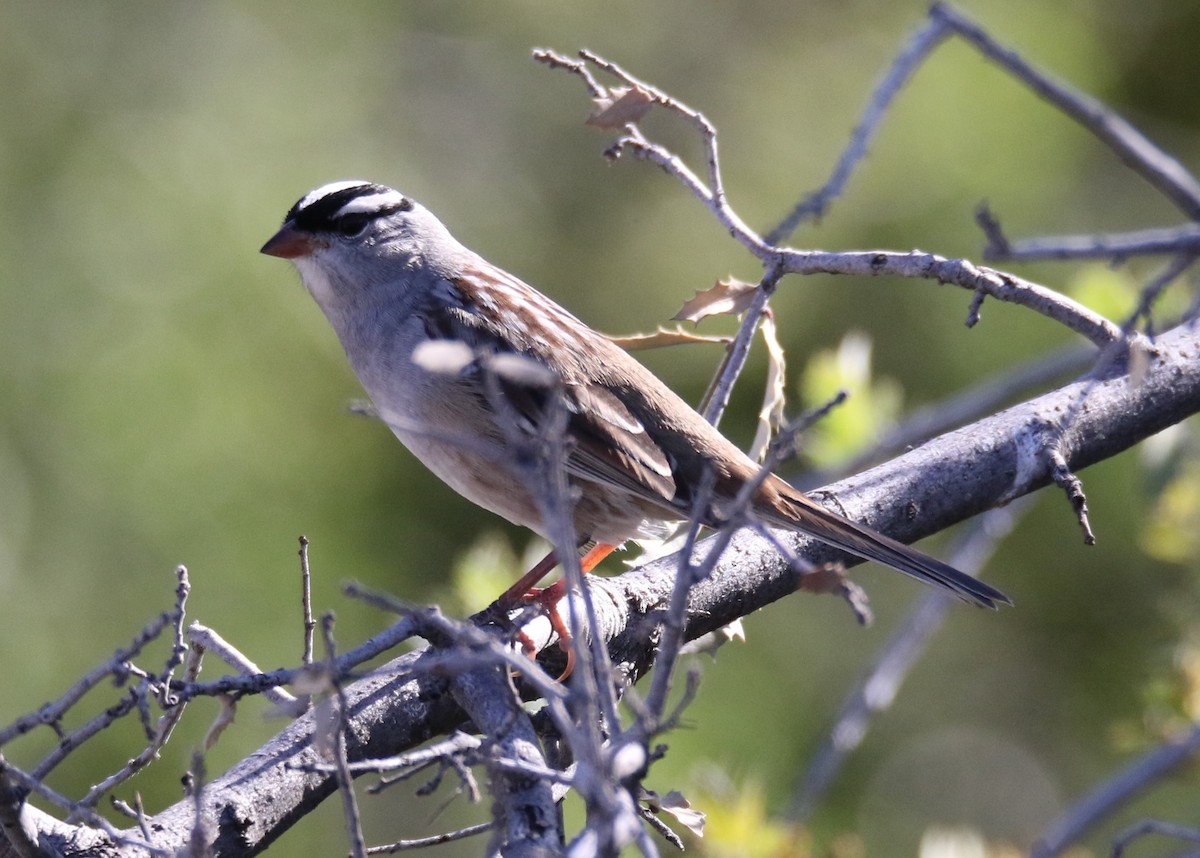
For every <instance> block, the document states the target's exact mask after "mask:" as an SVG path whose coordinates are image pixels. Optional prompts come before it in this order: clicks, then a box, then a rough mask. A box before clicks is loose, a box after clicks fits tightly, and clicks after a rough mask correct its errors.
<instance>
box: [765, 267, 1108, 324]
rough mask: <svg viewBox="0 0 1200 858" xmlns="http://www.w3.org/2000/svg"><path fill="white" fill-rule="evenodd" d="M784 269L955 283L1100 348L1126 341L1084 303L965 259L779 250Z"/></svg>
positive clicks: (813, 272)
mask: <svg viewBox="0 0 1200 858" xmlns="http://www.w3.org/2000/svg"><path fill="white" fill-rule="evenodd" d="M780 264H781V265H782V266H783V268H784V269H785V270H786V271H787V272H789V273H794V274H853V275H858V276H871V277H879V276H884V275H887V276H892V277H910V278H920V279H924V280H937V281H939V282H942V283H953V284H954V285H956V286H961V287H962V288H964V289H969V290H971V291H973V292H977V293H983V294H986V295H988V296H989V297H992V298H997V299H999V300H1001V301H1006V302H1011V303H1014V304H1019V305H1021V306H1023V307H1026V308H1028V309H1031V310H1034V311H1036V312H1038V313H1040V314H1042V315H1043V316H1046V317H1047V318H1049V319H1053V320H1054V321H1056V322H1058V323H1060V324H1062V325H1063V326H1065V327H1066V328H1068V329H1070V330H1072V331H1074V332H1075V333H1077V334H1080V335H1081V336H1083V337H1085V338H1086V339H1088V340H1090V341H1091V342H1092V343H1094V344H1096V345H1097V346H1106V345H1108V344H1109V343H1112V342H1115V341H1117V340H1120V339H1121V337H1122V334H1121V329H1120V327H1119V326H1117V325H1115V324H1113V323H1112V322H1110V321H1109V320H1108V319H1106V318H1104V317H1103V316H1101V315H1099V314H1098V313H1095V312H1093V311H1092V310H1089V309H1088V308H1087V307H1084V306H1083V305H1082V304H1080V303H1079V302H1077V301H1074V300H1072V299H1071V298H1068V297H1067V296H1065V295H1062V294H1060V293H1058V292H1055V291H1054V290H1052V289H1048V288H1047V287H1045V286H1041V285H1038V284H1037V283H1033V282H1031V281H1028V280H1025V279H1023V278H1021V277H1017V276H1016V275H1014V274H1009V273H1007V272H1004V271H997V270H995V269H993V268H987V267H984V266H978V265H975V264H974V263H972V262H969V261H968V260H966V259H948V258H946V257H945V256H939V255H938V254H936V253H924V252H922V251H920V250H913V251H910V252H908V253H901V252H898V251H891V250H859V251H852V252H846V253H831V252H829V251H822V250H783V251H780Z"/></svg>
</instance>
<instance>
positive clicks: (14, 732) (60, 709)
mask: <svg viewBox="0 0 1200 858" xmlns="http://www.w3.org/2000/svg"><path fill="white" fill-rule="evenodd" d="M173 619H174V617H173V614H172V613H171V612H167V613H163V614H159V615H158V617H156V618H155V619H153V620H151V621H150V622H149V623H147V624H146V626H145V627H144V628H143V629H142V630H141V631H140V632H139V633H138V634H137V636H136V637H135V638H134V639H133V641H132V642H131V643H130V644H129V646H127V647H124V648H122V649H118V650H117V651H116V652H115V653H113V655H112V656H111V657H110V658H109V659H108V660H107V661H105V662H104V663H103V664H99V665H97V666H96V667H94V668H92V669H91V670H89V671H88V672H87V673H86V674H84V676H83V677H81V678H80V680H79V681H78V682H76V683H75V684H74V685H72V686H71V687H70V688H69V689H67V691H66V692H65V693H64V694H63V695H62V696H61V697H59V698H58V699H57V700H54V701H52V702H50V703H47V704H46V705H45V706H43V707H42V708H40V709H38V710H37V711H36V712H31V713H30V714H28V715H22V716H21V717H20V718H18V719H17V720H15V721H13V722H12V723H11V724H9V725H8V726H7V727H5V728H4V729H3V730H0V747H2V746H4V745H6V744H7V743H9V742H11V741H12V740H13V739H15V738H17V737H18V736H23V735H25V734H26V733H28V732H29V731H30V730H33V729H34V728H36V727H41V726H49V727H51V728H53V730H54V731H55V732H56V733H58V734H59V735H60V736H61V735H62V730H61V726H60V722H61V720H62V717H63V716H64V715H65V714H66V713H67V712H68V711H69V710H70V709H71V707H72V706H74V705H75V704H76V703H78V702H79V700H80V698H81V697H83V695H85V694H87V693H88V692H89V691H91V690H92V689H93V688H95V687H96V686H97V685H99V684H100V683H101V682H103V681H104V680H105V679H108V678H109V677H110V676H113V675H114V674H120V673H121V672H122V671H123V670H124V668H123V667H122V666H123V665H125V664H127V663H128V662H129V660H130V659H132V658H133V657H135V656H137V655H139V654H140V653H141V652H142V650H143V649H145V647H146V645H147V644H149V643H150V642H152V641H154V640H157V639H158V636H159V635H161V634H162V631H163V629H165V628H166V627H167V626H168V625H170V624H171V622H172V620H173Z"/></svg>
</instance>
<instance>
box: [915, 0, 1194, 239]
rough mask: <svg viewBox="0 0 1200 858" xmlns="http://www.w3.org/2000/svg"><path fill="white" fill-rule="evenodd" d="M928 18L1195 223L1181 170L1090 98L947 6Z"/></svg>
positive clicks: (1189, 183)
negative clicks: (1077, 128) (1062, 115)
mask: <svg viewBox="0 0 1200 858" xmlns="http://www.w3.org/2000/svg"><path fill="white" fill-rule="evenodd" d="M929 15H930V18H932V19H934V20H938V21H942V22H944V23H945V24H946V25H947V26H948V27H950V28H952V29H953V30H954V32H955V33H957V34H958V35H959V36H961V37H962V38H963V39H965V40H966V41H967V42H969V43H970V44H972V45H974V46H975V48H976V49H978V50H979V52H980V53H982V54H983V55H984V56H985V57H987V58H988V59H989V60H992V61H993V62H995V63H996V64H997V65H999V66H1001V67H1002V68H1004V69H1005V70H1007V71H1008V72H1009V73H1010V74H1012V75H1013V76H1015V77H1017V78H1018V79H1020V80H1022V81H1024V82H1025V83H1026V84H1027V85H1028V86H1029V87H1030V89H1032V90H1033V91H1034V92H1035V93H1037V95H1038V96H1040V97H1041V98H1042V99H1044V100H1046V101H1048V102H1050V103H1051V104H1053V105H1054V106H1055V107H1057V108H1058V109H1059V110H1061V111H1062V112H1063V113H1065V114H1066V115H1067V116H1069V117H1071V118H1072V119H1074V120H1075V121H1076V122H1078V123H1079V124H1080V125H1082V126H1083V127H1084V128H1086V129H1088V130H1089V131H1090V132H1092V134H1093V135H1095V136H1096V137H1097V138H1098V139H1099V140H1101V141H1102V142H1103V143H1105V144H1106V145H1107V146H1108V147H1109V148H1110V149H1112V150H1113V152H1115V153H1116V155H1117V157H1118V158H1120V159H1121V160H1122V161H1123V162H1124V163H1125V164H1126V165H1128V166H1129V167H1130V168H1131V169H1133V170H1134V171H1135V172H1137V173H1138V174H1139V175H1141V176H1142V178H1144V179H1145V180H1146V181H1147V182H1149V183H1150V184H1151V185H1152V186H1153V187H1154V188H1156V189H1157V190H1158V191H1159V192H1161V193H1162V194H1163V195H1164V196H1166V197H1167V198H1168V199H1169V200H1171V202H1173V203H1174V204H1175V205H1176V206H1177V207H1178V208H1179V209H1180V210H1181V211H1182V212H1183V213H1184V214H1185V215H1187V217H1188V218H1189V219H1190V220H1200V184H1198V183H1197V182H1196V179H1195V178H1194V177H1193V176H1192V175H1191V173H1189V172H1188V171H1187V169H1185V168H1184V166H1183V165H1182V164H1180V163H1179V162H1178V161H1176V160H1175V159H1174V158H1172V157H1170V156H1169V155H1167V154H1166V153H1165V152H1163V151H1162V150H1161V149H1159V148H1158V147H1157V146H1155V145H1154V144H1153V143H1152V142H1150V140H1149V139H1148V138H1147V137H1146V136H1145V135H1143V134H1142V133H1141V132H1140V131H1138V130H1137V129H1136V128H1134V127H1133V126H1132V125H1130V124H1129V123H1128V122H1126V121H1125V120H1124V119H1122V118H1121V117H1120V116H1118V115H1117V114H1116V113H1115V112H1113V111H1112V110H1110V109H1109V108H1108V107H1106V106H1105V105H1104V104H1102V103H1101V102H1099V101H1097V100H1096V99H1094V98H1092V97H1091V96H1089V95H1087V94H1085V93H1082V92H1079V91H1078V90H1076V89H1073V88H1072V87H1070V86H1068V85H1066V84H1065V83H1062V82H1060V81H1056V80H1053V79H1051V78H1050V77H1049V76H1048V75H1046V74H1044V73H1042V72H1040V71H1038V70H1037V69H1035V68H1034V67H1033V66H1032V65H1030V64H1029V63H1028V62H1026V61H1025V60H1023V59H1021V57H1020V56H1019V55H1018V54H1017V52H1016V51H1014V50H1012V49H1010V48H1006V47H1004V46H1003V45H1001V44H999V43H998V42H997V41H996V40H995V39H993V38H992V37H991V36H989V35H988V34H987V33H986V32H984V30H983V29H982V28H981V27H980V26H979V25H978V24H976V23H975V22H974V21H972V20H970V19H969V18H967V17H966V16H965V15H963V14H962V13H961V12H959V11H958V10H956V9H955V8H953V7H952V6H949V5H947V4H945V3H935V4H934V5H933V8H931V9H930V10H929Z"/></svg>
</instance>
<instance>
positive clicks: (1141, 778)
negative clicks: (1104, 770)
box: [1030, 725, 1200, 858]
mask: <svg viewBox="0 0 1200 858" xmlns="http://www.w3.org/2000/svg"><path fill="white" fill-rule="evenodd" d="M1197 751H1200V725H1194V726H1193V727H1192V729H1191V730H1190V731H1189V732H1188V733H1187V734H1186V735H1184V736H1181V737H1179V738H1177V739H1173V740H1171V741H1168V742H1164V743H1163V744H1162V745H1159V746H1158V747H1157V748H1154V749H1152V750H1150V751H1148V752H1146V753H1145V754H1142V755H1141V756H1140V757H1138V758H1137V759H1136V760H1134V761H1133V762H1132V763H1130V764H1129V765H1127V766H1126V767H1125V768H1123V769H1122V770H1121V771H1119V772H1117V773H1116V774H1115V775H1113V776H1112V777H1111V778H1109V780H1107V781H1105V782H1104V783H1102V784H1101V785H1100V786H1098V787H1097V788H1096V789H1094V790H1093V791H1092V792H1091V793H1089V794H1088V795H1086V796H1084V797H1083V798H1082V799H1080V800H1079V802H1077V803H1076V804H1075V806H1074V807H1071V808H1069V809H1068V810H1067V811H1066V812H1065V813H1063V814H1062V815H1061V816H1059V818H1058V819H1056V820H1055V821H1054V822H1052V823H1051V824H1050V826H1049V827H1048V828H1047V829H1046V831H1045V832H1044V833H1043V834H1042V836H1041V837H1039V838H1038V840H1037V842H1036V843H1034V845H1033V849H1032V850H1031V852H1030V855H1031V858H1052V856H1054V855H1061V854H1063V853H1064V852H1065V851H1066V850H1067V849H1068V848H1069V847H1070V846H1071V844H1073V843H1075V842H1076V841H1078V840H1079V839H1080V838H1082V837H1083V836H1084V835H1085V834H1086V833H1087V832H1088V831H1089V830H1091V829H1092V828H1093V827H1095V826H1096V825H1097V824H1099V823H1100V822H1102V821H1104V820H1106V819H1108V818H1109V817H1110V816H1112V814H1113V812H1114V811H1115V810H1116V809H1117V808H1119V807H1123V806H1124V805H1126V804H1128V803H1129V802H1131V801H1132V800H1133V799H1135V798H1136V797H1137V796H1139V795H1140V794H1141V793H1143V792H1145V791H1146V790H1147V789H1149V788H1150V787H1151V785H1153V784H1154V783H1155V782H1156V781H1159V780H1162V779H1163V778H1165V777H1167V776H1168V775H1170V774H1171V773H1172V772H1174V771H1175V770H1176V769H1177V768H1178V767H1179V766H1181V765H1184V764H1185V763H1187V762H1189V761H1191V760H1192V759H1194V757H1195V755H1196V753H1197Z"/></svg>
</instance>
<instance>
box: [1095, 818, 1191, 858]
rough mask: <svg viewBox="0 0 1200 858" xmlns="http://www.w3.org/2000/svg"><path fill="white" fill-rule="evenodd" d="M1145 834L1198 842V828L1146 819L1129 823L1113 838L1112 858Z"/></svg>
mask: <svg viewBox="0 0 1200 858" xmlns="http://www.w3.org/2000/svg"><path fill="white" fill-rule="evenodd" d="M1147 834H1161V835H1162V836H1164V837H1172V838H1174V839H1176V840H1185V841H1187V842H1188V843H1200V829H1198V828H1195V827H1193V826H1190V825H1178V824H1176V823H1173V822H1164V821H1162V820H1159V819H1146V820H1143V821H1141V822H1139V823H1136V824H1135V825H1131V826H1129V827H1128V828H1126V829H1125V830H1124V831H1122V832H1121V833H1120V834H1118V835H1117V836H1116V837H1114V838H1113V849H1112V858H1121V856H1123V855H1124V854H1125V850H1126V849H1127V848H1128V847H1129V844H1130V843H1132V842H1133V841H1134V840H1137V839H1138V838H1139V837H1145V836H1146V835H1147Z"/></svg>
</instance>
